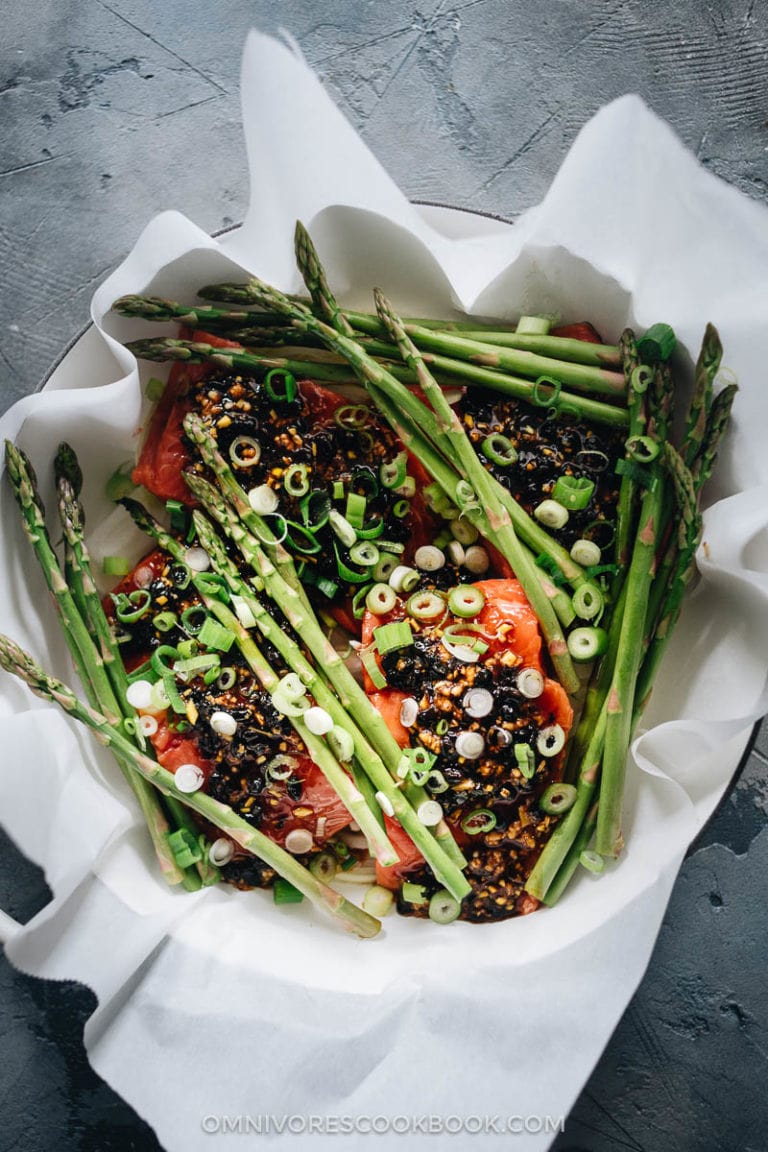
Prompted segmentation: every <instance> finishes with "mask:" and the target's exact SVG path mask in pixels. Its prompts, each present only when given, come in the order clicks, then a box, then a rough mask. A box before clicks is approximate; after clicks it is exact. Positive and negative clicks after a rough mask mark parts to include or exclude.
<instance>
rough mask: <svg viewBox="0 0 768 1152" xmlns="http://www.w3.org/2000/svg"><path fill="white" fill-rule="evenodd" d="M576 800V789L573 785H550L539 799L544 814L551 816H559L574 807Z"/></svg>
mask: <svg viewBox="0 0 768 1152" xmlns="http://www.w3.org/2000/svg"><path fill="white" fill-rule="evenodd" d="M575 800H576V789H575V788H574V786H573V784H550V786H549V788H547V789H546V790H545V791H544V792H542V794H541V797H540V799H539V807H540V808H541V810H542V812H546V813H547V814H548V815H550V816H559V815H560V814H561V813H562V812H567V811H568V810H569V809H570V808H572V807H573V805H574V803H575Z"/></svg>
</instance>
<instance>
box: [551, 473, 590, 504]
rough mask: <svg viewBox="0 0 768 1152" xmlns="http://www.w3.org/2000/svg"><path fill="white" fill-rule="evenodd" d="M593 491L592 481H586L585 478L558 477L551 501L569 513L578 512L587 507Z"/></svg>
mask: <svg viewBox="0 0 768 1152" xmlns="http://www.w3.org/2000/svg"><path fill="white" fill-rule="evenodd" d="M594 491H595V482H594V480H588V479H587V477H586V476H558V478H557V480H556V481H555V487H554V488H553V490H552V499H553V500H555V501H556V502H557V503H558V504H562V506H563V507H564V508H568V509H569V511H571V512H579V511H581V509H582V508H586V507H587V505H588V504H589V502H590V500H591V499H592V494H593V493H594Z"/></svg>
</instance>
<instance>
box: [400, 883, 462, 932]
mask: <svg viewBox="0 0 768 1152" xmlns="http://www.w3.org/2000/svg"><path fill="white" fill-rule="evenodd" d="M403 888H405V885H403ZM460 912H461V904H459V902H458V900H456V899H454V897H453V896H451V894H450V892H448V891H447V890H446V889H445V888H440V889H438V891H437V892H435V894H434V896H433V897H432V899H431V900H430V902H429V918H430V920H432V921H434V923H435V924H451V923H453V921H454V920H455V919H456V918H457V917H458V915H459V913H460Z"/></svg>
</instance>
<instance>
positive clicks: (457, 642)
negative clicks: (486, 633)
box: [440, 623, 488, 664]
mask: <svg viewBox="0 0 768 1152" xmlns="http://www.w3.org/2000/svg"><path fill="white" fill-rule="evenodd" d="M480 632H482V629H481V628H479V627H478V626H477V625H476V624H472V623H466V624H449V626H448V627H447V628H445V629H443V634H442V636H441V637H440V642H441V644H442V645H443V647H444V648H445V649H446V651H447V652H448V653H449V654H450V655H451V656H453V658H454V659H455V660H461V661H463V663H465V664H476V663H477V661H478V660H479V659H480V657H481V656H482V655H483V654H484V653H485V652H487V651H488V645H487V644H486V642H485V641H484V640H483V639H482V638H481V636H479V635H477V633H480Z"/></svg>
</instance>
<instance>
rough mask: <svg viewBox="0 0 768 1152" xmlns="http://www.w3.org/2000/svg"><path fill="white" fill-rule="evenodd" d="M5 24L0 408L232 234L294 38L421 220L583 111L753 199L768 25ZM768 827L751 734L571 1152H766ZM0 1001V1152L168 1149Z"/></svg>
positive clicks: (501, 186)
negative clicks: (178, 219) (69, 350)
mask: <svg viewBox="0 0 768 1152" xmlns="http://www.w3.org/2000/svg"><path fill="white" fill-rule="evenodd" d="M2 16H3V31H4V35H3V44H2V48H0V117H1V119H0V124H2V133H3V147H2V153H1V159H0V267H1V268H2V285H3V286H2V293H1V295H0V362H1V363H2V368H1V369H0V381H1V383H0V409H2V408H5V407H7V406H8V405H9V404H10V403H11V402H12V401H13V400H15V399H17V398H18V397H20V396H22V395H24V394H25V393H27V392H29V391H30V390H32V389H33V388H34V387H35V386H36V385H37V383H38V380H39V378H40V377H41V376H42V374H43V373H44V371H45V369H46V368H47V367H48V365H49V363H50V362H51V360H52V359H53V358H54V357H55V356H56V354H57V353H58V351H59V350H60V348H61V347H62V345H64V344H65V343H66V342H67V341H68V339H69V338H70V337H71V336H72V335H73V333H75V332H76V331H77V330H78V329H79V328H80V327H81V326H82V325H83V324H84V323H85V322H86V320H87V318H88V303H89V299H90V295H91V293H92V291H93V289H94V287H95V286H96V285H97V284H98V283H99V281H100V280H101V279H102V278H103V277H104V275H105V274H106V273H107V272H108V271H109V270H110V269H111V268H112V267H113V266H114V265H115V264H116V263H117V262H118V261H119V260H120V259H121V258H122V256H123V255H124V254H125V253H126V251H127V250H128V249H129V248H130V247H131V246H132V244H133V242H134V240H135V238H136V235H137V233H138V231H139V229H140V228H141V226H142V225H143V224H144V223H145V222H146V221H147V220H148V219H149V218H150V217H151V216H152V215H154V214H155V213H156V212H158V211H160V210H161V209H164V208H169V207H174V208H178V209H180V210H181V211H182V212H184V213H186V214H187V215H188V216H190V217H191V218H192V219H193V220H194V221H196V222H197V223H198V224H200V225H201V226H202V227H203V228H205V229H207V230H215V229H218V228H221V227H222V226H226V225H228V224H230V223H232V222H234V221H237V220H239V219H240V218H241V216H242V213H243V210H244V207H245V203H246V196H247V186H246V168H245V162H244V156H243V150H242V147H241V140H240V126H239V124H240V116H239V98H238V74H239V62H240V49H241V45H242V41H243V39H244V36H245V33H246V31H247V29H248V28H249V26H251V25H256V26H258V27H260V28H262V29H263V30H265V31H271V30H275V29H276V28H277V27H279V26H282V27H284V28H287V29H289V30H290V32H291V33H292V34H293V35H294V36H295V37H296V39H297V40H298V42H299V44H300V45H301V47H302V49H303V51H304V53H305V55H306V57H307V59H308V61H309V63H310V64H311V65H312V66H313V67H314V68H315V69H316V70H317V71H318V72H319V73H320V74H321V75H322V76H323V78H324V79H325V82H326V84H327V86H328V89H329V90H330V92H331V93H332V94H333V96H334V98H335V99H336V100H337V102H338V103H339V105H340V106H341V107H342V108H343V109H344V111H345V112H346V114H347V115H348V116H349V118H350V120H351V121H352V123H353V124H354V125H355V126H356V127H357V128H358V129H359V131H360V132H361V133H362V135H363V137H364V138H365V140H366V141H367V142H368V143H369V144H370V146H371V147H372V148H373V150H374V151H375V152H376V154H377V156H378V157H379V158H380V159H381V161H382V162H383V163H384V164H385V165H386V167H387V168H388V169H389V171H390V172H391V174H392V175H393V176H394V178H395V179H396V180H397V181H398V182H399V184H400V185H401V187H402V188H403V189H404V190H405V191H406V193H407V194H408V195H410V196H411V197H414V198H421V199H425V200H430V201H440V202H443V203H451V204H456V205H461V206H463V207H467V208H476V209H482V210H486V211H491V212H497V213H500V214H502V215H507V216H508V215H512V214H514V213H516V212H518V211H520V210H521V209H522V208H525V207H526V206H528V205H530V204H533V203H535V202H536V201H537V200H538V199H540V197H541V196H542V194H543V192H544V191H545V189H546V187H547V185H548V183H549V181H550V179H551V177H552V176H553V174H554V172H555V171H556V169H557V167H558V165H559V163H560V161H561V159H562V157H563V155H564V153H565V151H566V149H567V147H568V145H569V144H570V142H571V141H572V139H573V137H574V135H575V133H576V132H577V130H578V128H579V127H580V126H581V125H582V124H583V122H584V121H585V120H586V119H587V118H588V117H589V115H590V114H591V113H592V112H594V111H595V110H596V109H597V108H598V107H599V106H600V105H601V104H603V103H604V102H605V101H606V100H609V99H611V98H612V97H614V96H617V95H620V94H622V93H624V92H626V91H638V92H640V93H641V94H642V95H643V96H644V97H645V99H646V100H647V101H648V103H649V104H650V105H651V106H652V107H653V108H654V109H655V110H656V111H657V112H658V113H660V114H661V115H662V116H664V117H665V118H667V119H668V120H669V121H670V122H671V123H672V125H673V126H674V127H675V128H676V129H677V131H678V132H679V134H680V135H681V137H682V138H683V140H684V141H685V143H686V144H687V145H688V146H689V147H690V148H691V149H692V150H693V151H694V152H695V153H696V155H697V156H698V157H699V158H700V160H701V161H702V163H703V164H705V165H706V166H707V167H708V168H709V169H711V170H712V171H713V172H715V173H717V174H718V175H720V176H722V177H724V178H725V179H726V180H729V181H730V182H731V183H733V184H735V185H736V186H737V187H739V188H741V189H742V190H743V191H744V192H745V193H746V194H747V195H750V196H753V197H755V198H757V199H761V200H763V201H765V200H766V199H768V126H767V123H766V121H767V118H768V49H767V47H766V46H767V45H768V5H766V3H765V2H764V0H742V2H740V3H736V2H735V0H711V2H707V0H678V2H677V3H676V4H675V5H674V6H671V5H667V4H664V3H661V2H659V0H607V2H605V3H602V2H597V0H594V2H590V0H570V2H569V0H559V2H558V0H555V2H552V0H549V2H544V3H531V2H530V0H529V2H527V3H526V2H524V0H511V2H504V0H467V2H465V3H456V4H451V3H450V2H449V0H431V2H430V0H423V2H422V3H419V4H413V3H407V2H404V0H393V2H391V3H381V2H379V3H373V2H370V0H368V2H363V3H359V2H358V3H350V2H342V0H336V2H328V0H326V2H322V3H305V2H300V0H288V2H285V3H280V4H266V3H263V2H262V0H256V2H249V3H246V2H245V0H224V2H219V3H216V4H211V3H208V4H203V3H202V2H200V0H189V2H184V0H165V2H164V3H163V4H158V3H156V2H154V3H153V2H151V0H112V2H111V3H109V4H108V3H105V2H104V0H46V2H40V3H38V4H36V5H34V6H33V5H31V4H29V3H28V2H27V3H21V0H4V2H3V5H2ZM278 98H279V93H275V99H278ZM627 147H631V141H628V142H627ZM616 163H617V164H620V163H621V156H617V157H616ZM310 178H311V177H310ZM767 807H768V740H766V738H765V736H763V737H762V738H761V740H760V741H759V742H758V747H757V749H756V751H755V752H754V753H753V754H752V756H751V758H750V760H749V762H748V764H747V766H746V769H745V771H744V773H743V775H742V777H741V779H740V781H739V783H738V785H737V787H736V789H735V790H734V791H733V793H732V794H731V796H730V798H729V799H728V801H727V802H726V804H725V805H724V807H723V809H722V810H721V812H720V813H719V815H718V817H717V818H716V819H715V821H714V822H713V823H712V824H711V825H710V827H709V828H708V829H707V830H706V832H705V834H704V835H703V837H702V838H701V840H700V842H699V844H698V845H697V848H696V851H695V852H694V854H693V855H692V856H691V858H690V859H689V860H688V861H687V863H686V864H685V866H684V868H683V870H682V873H681V876H680V879H679V881H678V884H677V887H676V889H675V892H674V895H673V899H672V902H671V905H670V908H669V911H668V914H667V916H666V919H665V921H664V926H663V928H662V931H661V934H660V937H659V941H658V944H657V947H656V951H655V953H654V956H653V959H652V962H651V966H650V969H649V972H648V975H647V977H646V979H645V981H644V982H643V984H642V986H641V988H640V989H639V991H638V993H637V995H636V996H635V998H634V1000H633V1001H632V1003H631V1005H630V1007H629V1009H628V1010H627V1013H626V1015H625V1017H624V1019H623V1020H622V1022H621V1024H620V1025H619V1028H618V1029H617V1032H616V1034H615V1036H614V1038H613V1040H612V1041H611V1043H610V1045H609V1047H608V1049H607V1051H606V1053H605V1055H604V1057H603V1059H602V1061H601V1062H600V1064H599V1066H598V1068H597V1069H596V1071H595V1073H594V1075H593V1076H592V1078H591V1080H590V1082H589V1084H588V1085H587V1087H586V1089H585V1091H584V1093H583V1095H582V1097H581V1099H580V1100H579V1102H578V1104H577V1106H576V1108H575V1110H574V1113H573V1115H572V1117H571V1118H570V1120H569V1123H568V1126H567V1131H566V1134H565V1136H564V1137H562V1138H561V1139H560V1140H559V1142H558V1144H557V1147H558V1149H560V1150H561V1152H563V1150H565V1149H570V1150H571V1152H576V1150H579V1149H581V1150H589V1152H604V1150H608V1149H632V1150H636V1152H643V1150H644V1149H645V1150H649V1152H666V1149H675V1150H681V1152H685V1150H689V1149H690V1150H691V1152H710V1150H713V1152H714V1150H719V1149H724V1150H728V1152H731V1150H732V1152H762V1150H765V1149H767V1148H768V1136H767V1135H766V1132H767V1131H768V1100H767V1098H766V1091H765V1089H766V1061H767V1058H768V1019H767V1016H768V1006H767V1005H766V997H765V976H764V973H765V954H766V940H767V939H768V932H767V931H766V928H767V927H768V924H767V921H768V913H767V912H766V901H765V896H764V892H765V878H766V875H768V833H766V831H765V829H764V823H765V820H764V816H765V812H766V808H767ZM0 863H2V865H3V870H2V879H1V880H0V907H3V908H5V909H6V910H8V911H10V912H12V913H14V914H16V915H18V916H19V917H20V918H25V917H28V916H29V915H31V914H32V913H33V912H34V911H35V910H36V909H37V908H38V907H39V906H40V905H41V904H42V903H44V902H45V899H46V893H45V886H44V882H43V881H42V879H41V878H40V876H39V875H38V873H37V872H36V870H35V869H34V868H32V867H31V866H30V865H29V864H27V863H26V862H25V861H23V860H22V859H21V858H20V857H19V855H18V853H17V852H16V851H15V850H14V849H13V847H12V845H10V844H9V843H8V842H7V841H3V842H2V843H1V844H0ZM0 1002H1V1003H2V1012H1V1013H0V1115H1V1116H2V1125H1V1126H0V1149H3V1150H5V1149H7V1150H9V1152H10V1149H23V1150H24V1152H36V1150H37V1149H43V1148H50V1147H56V1148H57V1149H60V1150H62V1152H69V1150H70V1149H98V1150H99V1152H105V1150H109V1149H115V1150H116V1152H121V1150H123V1149H131V1148H136V1149H142V1150H151V1149H154V1148H156V1147H157V1145H156V1143H155V1141H154V1138H153V1136H152V1134H151V1132H149V1130H148V1129H147V1127H146V1125H143V1124H142V1123H141V1121H139V1120H138V1118H136V1117H135V1115H134V1114H133V1113H132V1112H131V1110H130V1109H129V1108H128V1107H127V1106H126V1105H125V1104H123V1103H122V1102H121V1101H120V1100H119V1099H118V1098H117V1097H115V1096H114V1094H113V1093H112V1092H111V1091H110V1090H109V1089H108V1088H107V1087H106V1085H104V1084H103V1083H102V1082H101V1081H99V1080H98V1078H97V1077H95V1076H94V1074H93V1073H92V1072H91V1071H90V1069H89V1067H88V1065H87V1062H86V1060H85V1058H84V1056H83V1053H82V1047H81V1044H80V1035H81V1030H82V1025H83V1022H84V1020H85V1018H86V1016H87V1014H88V1012H89V1011H90V1010H92V1007H93V997H92V995H91V994H90V993H89V992H88V991H87V990H85V989H82V988H79V987H77V986H69V985H63V986H60V985H48V984H43V983H42V982H40V981H37V980H31V979H29V978H26V977H22V976H20V975H18V974H17V973H15V972H14V971H13V970H11V969H10V967H9V966H8V965H7V963H5V961H0ZM470 1108H471V1102H470V1101H468V1102H467V1110H470ZM350 1147H351V1145H350Z"/></svg>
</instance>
